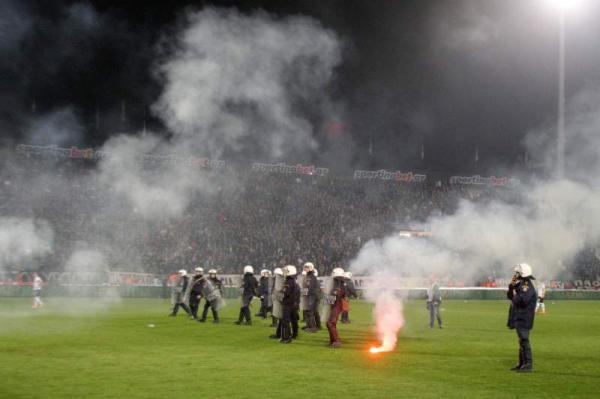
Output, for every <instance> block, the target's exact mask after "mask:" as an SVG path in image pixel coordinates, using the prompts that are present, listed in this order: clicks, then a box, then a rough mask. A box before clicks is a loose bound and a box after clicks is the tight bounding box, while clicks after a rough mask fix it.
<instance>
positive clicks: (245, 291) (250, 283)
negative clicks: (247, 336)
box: [235, 265, 258, 325]
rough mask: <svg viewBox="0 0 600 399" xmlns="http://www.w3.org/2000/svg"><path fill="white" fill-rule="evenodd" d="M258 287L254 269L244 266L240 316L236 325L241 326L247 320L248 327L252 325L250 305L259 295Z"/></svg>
mask: <svg viewBox="0 0 600 399" xmlns="http://www.w3.org/2000/svg"><path fill="white" fill-rule="evenodd" d="M257 287H258V281H257V280H256V278H255V277H254V268H253V267H252V266H250V265H248V266H244V276H243V277H242V286H241V291H242V297H241V305H242V306H241V307H240V315H239V317H238V321H236V322H235V324H237V325H240V324H242V322H243V321H244V319H246V323H245V324H246V325H251V324H252V316H251V315H250V303H251V302H252V298H253V297H254V296H255V295H256V294H257V292H256V289H257Z"/></svg>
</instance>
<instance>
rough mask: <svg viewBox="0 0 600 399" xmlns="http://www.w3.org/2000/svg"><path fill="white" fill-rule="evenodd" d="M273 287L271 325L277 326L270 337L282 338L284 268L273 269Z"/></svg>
mask: <svg viewBox="0 0 600 399" xmlns="http://www.w3.org/2000/svg"><path fill="white" fill-rule="evenodd" d="M273 275H274V278H273V288H272V290H271V298H272V302H273V309H272V313H271V314H272V315H273V323H272V324H271V327H277V329H276V330H275V334H271V335H270V336H269V338H276V339H281V325H282V323H283V322H282V318H283V303H282V301H283V291H282V290H283V285H284V283H285V277H284V276H283V270H282V269H281V268H279V267H277V268H275V270H273Z"/></svg>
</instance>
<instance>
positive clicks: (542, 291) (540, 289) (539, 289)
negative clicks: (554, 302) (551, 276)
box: [537, 283, 546, 298]
mask: <svg viewBox="0 0 600 399" xmlns="http://www.w3.org/2000/svg"><path fill="white" fill-rule="evenodd" d="M537 294H538V297H539V298H543V297H544V296H545V295H546V286H545V285H544V283H541V284H540V285H539V286H538V287H537Z"/></svg>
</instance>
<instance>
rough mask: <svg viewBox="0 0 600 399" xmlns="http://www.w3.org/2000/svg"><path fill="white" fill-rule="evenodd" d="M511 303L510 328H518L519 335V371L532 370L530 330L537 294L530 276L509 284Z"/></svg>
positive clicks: (508, 294)
mask: <svg viewBox="0 0 600 399" xmlns="http://www.w3.org/2000/svg"><path fill="white" fill-rule="evenodd" d="M506 296H507V297H508V299H510V300H511V305H510V309H509V313H508V324H507V325H508V328H510V329H515V330H517V336H518V337H519V364H518V365H517V366H515V367H514V368H513V370H517V371H531V370H532V369H533V357H532V354H531V345H530V343H529V331H530V330H531V329H532V328H533V319H534V317H535V303H536V298H537V294H536V292H535V287H534V286H533V283H532V282H531V280H530V279H529V278H521V279H519V280H517V281H516V282H515V283H511V284H510V285H509V286H508V292H507V293H506Z"/></svg>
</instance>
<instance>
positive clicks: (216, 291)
mask: <svg viewBox="0 0 600 399" xmlns="http://www.w3.org/2000/svg"><path fill="white" fill-rule="evenodd" d="M208 275H209V278H208V279H207V278H202V279H201V280H200V287H201V292H202V296H203V297H204V300H205V302H204V309H203V310H202V318H201V319H200V320H198V321H200V322H202V323H204V322H205V321H206V315H207V314H208V309H209V308H210V309H211V310H212V315H213V323H218V322H219V312H218V310H219V309H220V308H221V307H222V306H223V302H222V301H223V298H222V295H221V281H220V280H219V279H218V278H217V271H216V270H214V269H211V270H209V272H208Z"/></svg>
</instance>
